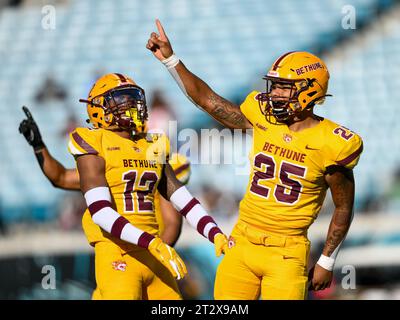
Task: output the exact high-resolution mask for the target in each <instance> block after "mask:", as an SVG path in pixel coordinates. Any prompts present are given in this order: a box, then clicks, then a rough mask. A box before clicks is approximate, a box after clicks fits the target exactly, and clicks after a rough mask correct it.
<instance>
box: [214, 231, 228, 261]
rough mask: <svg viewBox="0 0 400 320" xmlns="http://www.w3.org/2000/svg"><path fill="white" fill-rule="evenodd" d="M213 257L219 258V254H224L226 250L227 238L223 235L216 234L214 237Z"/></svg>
mask: <svg viewBox="0 0 400 320" xmlns="http://www.w3.org/2000/svg"><path fill="white" fill-rule="evenodd" d="M214 247H215V255H216V256H217V257H219V256H220V255H221V254H223V253H224V254H225V252H226V250H228V238H227V237H226V235H224V234H223V233H217V234H216V235H215V237H214Z"/></svg>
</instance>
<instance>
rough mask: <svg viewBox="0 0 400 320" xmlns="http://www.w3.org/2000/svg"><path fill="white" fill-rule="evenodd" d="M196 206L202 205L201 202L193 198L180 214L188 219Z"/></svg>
mask: <svg viewBox="0 0 400 320" xmlns="http://www.w3.org/2000/svg"><path fill="white" fill-rule="evenodd" d="M196 204H200V202H199V201H198V200H197V199H196V198H193V199H192V200H190V201H189V202H188V203H187V205H186V206H185V207H184V208H183V209H182V210H181V211H179V213H180V214H181V215H183V216H184V217H186V215H187V214H188V212H189V211H190V210H192V209H193V207H194V206H195V205H196Z"/></svg>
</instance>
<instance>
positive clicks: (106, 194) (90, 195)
mask: <svg viewBox="0 0 400 320" xmlns="http://www.w3.org/2000/svg"><path fill="white" fill-rule="evenodd" d="M85 199H86V204H87V206H88V207H89V206H90V205H91V204H92V203H93V202H96V201H99V200H107V201H110V202H111V194H110V190H109V189H108V187H96V188H93V189H90V190H89V191H86V193H85Z"/></svg>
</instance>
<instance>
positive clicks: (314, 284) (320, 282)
mask: <svg viewBox="0 0 400 320" xmlns="http://www.w3.org/2000/svg"><path fill="white" fill-rule="evenodd" d="M332 276H333V272H332V271H329V270H326V269H324V268H322V267H321V266H320V265H319V264H315V266H314V267H313V268H312V269H311V270H310V272H309V273H308V280H309V281H310V285H309V287H308V289H309V290H314V291H318V290H324V289H326V288H329V287H330V286H331V282H332Z"/></svg>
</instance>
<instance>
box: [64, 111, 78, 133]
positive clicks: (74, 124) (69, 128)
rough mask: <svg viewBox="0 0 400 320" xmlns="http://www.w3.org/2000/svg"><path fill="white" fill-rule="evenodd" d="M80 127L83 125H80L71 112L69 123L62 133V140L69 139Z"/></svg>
mask: <svg viewBox="0 0 400 320" xmlns="http://www.w3.org/2000/svg"><path fill="white" fill-rule="evenodd" d="M80 125H81V124H80V123H79V121H78V119H77V118H76V116H75V114H74V113H73V112H71V113H70V114H69V117H68V120H67V123H66V124H65V127H64V128H63V129H62V130H61V132H60V135H61V137H62V138H64V137H67V136H68V135H69V134H70V133H71V132H72V131H74V130H75V129H76V128H77V127H79V126H80Z"/></svg>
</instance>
